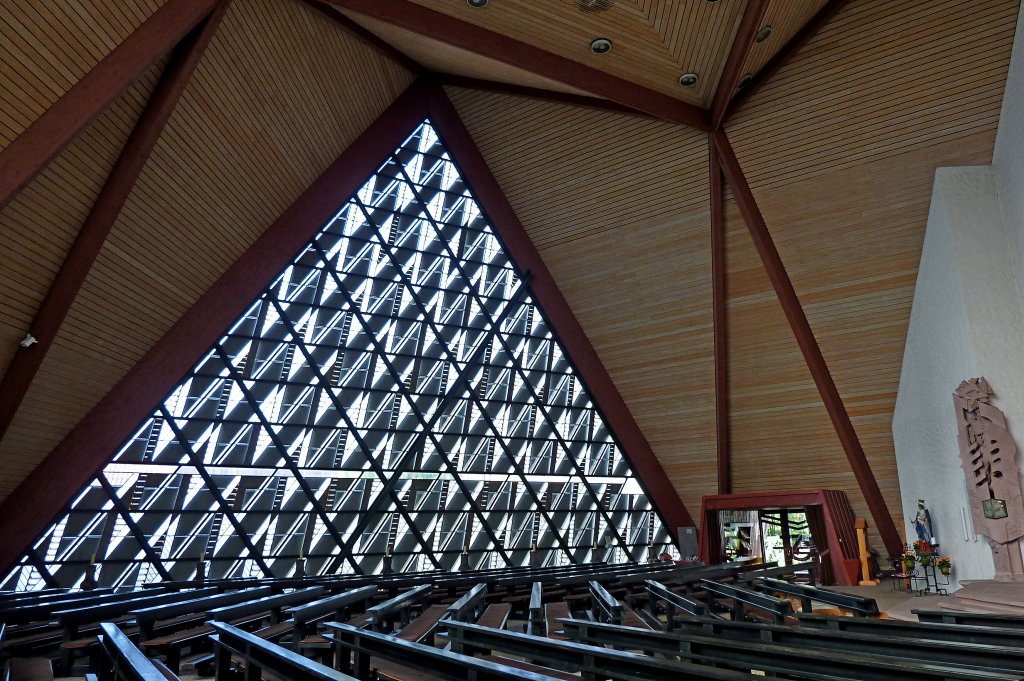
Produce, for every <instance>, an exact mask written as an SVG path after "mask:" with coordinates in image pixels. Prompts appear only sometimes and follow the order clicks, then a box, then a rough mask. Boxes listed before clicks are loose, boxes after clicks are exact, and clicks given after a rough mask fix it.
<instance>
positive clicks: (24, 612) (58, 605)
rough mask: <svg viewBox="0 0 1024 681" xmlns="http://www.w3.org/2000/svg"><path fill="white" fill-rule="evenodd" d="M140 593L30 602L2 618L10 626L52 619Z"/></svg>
mask: <svg viewBox="0 0 1024 681" xmlns="http://www.w3.org/2000/svg"><path fill="white" fill-rule="evenodd" d="M167 591H169V589H152V590H150V591H147V592H146V595H147V596H149V595H152V596H156V595H159V594H162V593H166V592H167ZM139 596H140V594H139V593H138V592H134V591H133V592H128V593H120V594H115V593H104V594H97V595H95V596H93V595H89V596H82V597H78V596H73V597H67V598H58V599H56V600H48V601H46V602H45V603H39V604H29V605H16V606H15V607H13V608H10V609H9V610H6V611H4V613H3V615H2V619H3V621H4V622H6V623H7V625H8V626H12V625H15V624H25V623H27V622H39V621H45V620H48V619H52V617H53V614H54V613H56V612H59V611H61V610H68V609H71V608H88V607H92V606H98V605H103V604H107V603H119V602H121V601H130V600H134V599H136V598H138V597H139Z"/></svg>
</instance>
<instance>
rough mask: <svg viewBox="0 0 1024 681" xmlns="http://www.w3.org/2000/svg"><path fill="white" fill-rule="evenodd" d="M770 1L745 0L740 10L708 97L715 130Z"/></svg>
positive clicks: (734, 88) (741, 73)
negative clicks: (740, 12)
mask: <svg viewBox="0 0 1024 681" xmlns="http://www.w3.org/2000/svg"><path fill="white" fill-rule="evenodd" d="M770 4H771V3H770V2H769V0H749V2H748V3H747V7H746V9H745V10H744V11H743V19H742V20H741V21H740V26H739V28H738V29H737V30H736V37H735V38H733V41H732V48H731V49H730V50H729V57H728V58H727V59H726V62H725V68H724V69H722V76H721V77H720V78H719V79H718V87H716V88H715V96H714V98H713V99H712V100H711V107H710V110H711V128H712V130H717V129H718V128H719V127H721V125H722V123H723V121H725V116H726V113H727V109H728V107H729V101H730V100H731V99H732V97H733V95H734V94H736V87H737V86H738V85H739V82H740V78H742V77H743V67H744V66H745V65H746V63H747V59H748V58H749V57H750V51H751V50H753V49H754V41H755V40H756V38H757V32H758V30H760V28H761V23H762V22H763V21H764V17H765V15H766V14H767V13H768V6H769V5H770Z"/></svg>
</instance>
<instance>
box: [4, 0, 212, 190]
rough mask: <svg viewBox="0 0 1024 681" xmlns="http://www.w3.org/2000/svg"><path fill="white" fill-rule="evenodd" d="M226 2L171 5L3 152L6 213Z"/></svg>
mask: <svg viewBox="0 0 1024 681" xmlns="http://www.w3.org/2000/svg"><path fill="white" fill-rule="evenodd" d="M219 3H220V0H169V1H168V2H167V3H166V4H165V5H164V6H163V7H161V8H160V9H158V10H157V11H156V12H155V13H154V14H153V16H151V17H150V18H149V19H147V20H146V21H145V22H144V23H143V24H142V25H141V26H139V28H137V29H136V30H135V31H134V32H133V33H132V34H131V35H130V36H128V37H127V38H125V40H124V42H122V43H121V44H120V45H118V46H117V47H115V48H114V50H113V51H112V52H111V53H110V54H108V55H107V56H106V57H104V58H103V60H102V61H101V62H100V63H99V64H97V65H96V66H95V67H94V68H93V69H92V70H91V71H89V72H88V73H87V74H85V75H84V76H82V78H81V79H80V80H79V81H78V82H77V83H75V85H74V86H73V87H72V88H71V89H70V90H68V91H67V93H65V94H64V96H63V97H61V98H60V99H59V100H57V102H56V103H55V104H54V105H53V106H51V107H50V108H49V109H47V110H46V112H45V113H43V115H42V116H40V117H39V118H37V119H36V120H35V121H34V122H33V123H32V124H31V125H30V126H28V128H26V129H25V131H24V132H22V133H21V135H19V136H18V137H17V138H16V139H15V140H14V141H13V142H11V143H10V144H9V145H8V146H7V148H6V149H4V150H3V151H2V152H0V208H3V207H4V206H6V205H7V203H8V202H9V201H10V200H11V198H12V197H13V196H14V195H15V194H17V193H18V192H19V191H20V190H21V189H22V188H23V187H24V186H25V185H27V184H28V183H29V182H31V181H32V178H34V177H35V176H36V175H37V174H38V173H39V172H40V171H41V170H42V169H43V168H45V167H46V165H47V164H48V163H49V162H50V161H51V160H52V159H53V158H54V157H55V156H56V155H57V154H59V153H60V152H61V151H62V150H63V149H64V147H65V146H67V145H68V143H69V142H70V141H71V140H72V139H74V137H75V135H77V134H78V133H79V132H80V131H81V130H82V129H83V128H85V126H87V125H88V124H89V123H90V122H91V121H92V120H93V119H94V118H95V117H96V116H97V115H99V113H100V112H101V111H103V109H104V108H106V106H107V105H108V104H109V103H110V102H112V101H113V100H114V99H115V98H117V96H118V95H120V94H121V93H122V92H123V91H124V90H125V88H127V87H128V86H129V85H131V84H132V83H133V82H135V79H136V78H138V77H139V76H140V75H142V72H143V71H145V70H146V69H147V68H149V67H150V66H151V65H153V64H154V63H155V62H156V61H157V60H158V59H160V58H161V57H163V56H164V55H166V54H167V53H168V52H170V51H171V50H172V49H173V48H174V46H175V45H177V44H178V43H179V42H181V39H182V38H184V37H185V36H186V35H187V34H188V32H189V31H191V30H192V29H193V28H195V27H196V25H197V24H199V22H201V21H202V20H203V19H205V18H206V17H208V16H209V15H210V12H212V11H213V10H214V9H215V8H216V7H217V5H218V4H219Z"/></svg>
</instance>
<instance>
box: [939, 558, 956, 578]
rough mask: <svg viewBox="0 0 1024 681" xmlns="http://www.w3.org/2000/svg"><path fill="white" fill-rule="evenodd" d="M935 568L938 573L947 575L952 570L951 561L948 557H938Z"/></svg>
mask: <svg viewBox="0 0 1024 681" xmlns="http://www.w3.org/2000/svg"><path fill="white" fill-rule="evenodd" d="M935 566H936V567H937V568H939V572H941V573H942V574H944V575H948V574H949V573H950V572H952V570H953V561H951V560H950V559H949V556H939V557H938V559H936V561H935Z"/></svg>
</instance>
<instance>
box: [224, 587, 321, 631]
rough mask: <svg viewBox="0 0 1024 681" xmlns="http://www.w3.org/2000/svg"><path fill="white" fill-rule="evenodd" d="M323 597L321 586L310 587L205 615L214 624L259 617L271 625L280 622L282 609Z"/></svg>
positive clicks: (256, 599) (264, 597)
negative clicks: (214, 622) (268, 621)
mask: <svg viewBox="0 0 1024 681" xmlns="http://www.w3.org/2000/svg"><path fill="white" fill-rule="evenodd" d="M323 595H324V588H323V587H322V586H311V587H308V588H305V589H299V590H297V591H291V592H289V593H283V594H276V595H273V596H262V597H260V598H254V599H252V600H249V601H242V602H241V603H232V604H229V605H222V606H220V607H219V608H213V609H211V610H207V611H206V614H207V616H209V618H210V619H211V620H214V621H216V622H230V621H232V620H237V619H239V618H243V617H252V616H256V615H260V616H262V619H269V620H270V623H271V624H277V623H279V622H280V621H281V610H282V609H283V608H286V607H288V606H292V605H301V604H302V603H309V602H310V601H312V600H314V599H316V598H319V597H320V596H323ZM290 628H291V627H290V626H289V629H290Z"/></svg>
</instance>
